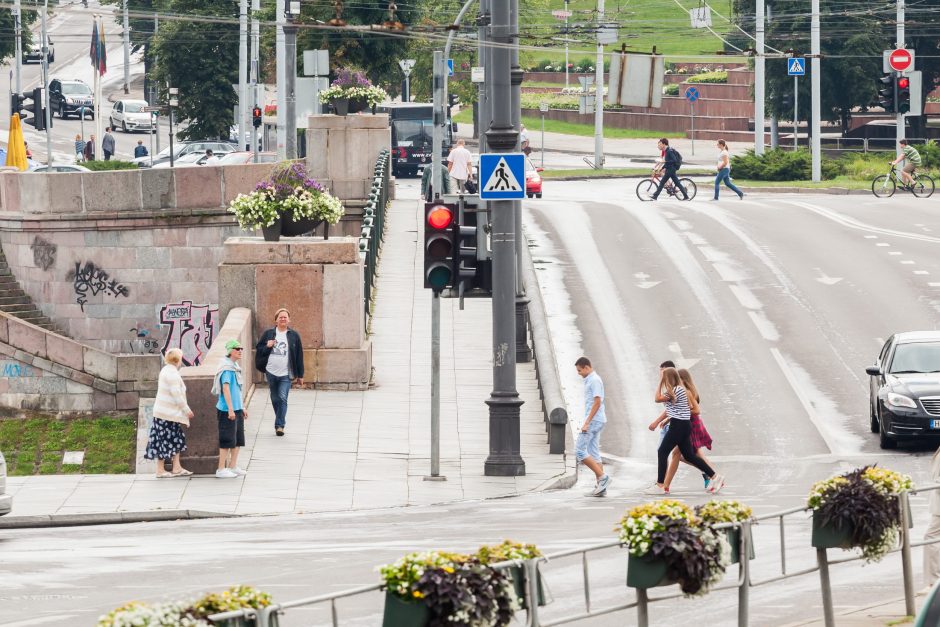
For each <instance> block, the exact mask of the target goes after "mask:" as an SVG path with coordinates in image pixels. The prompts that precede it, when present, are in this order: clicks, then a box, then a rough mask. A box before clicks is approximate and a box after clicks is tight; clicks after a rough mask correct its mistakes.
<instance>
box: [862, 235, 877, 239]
mask: <svg viewBox="0 0 940 627" xmlns="http://www.w3.org/2000/svg"><path fill="white" fill-rule="evenodd" d="M865 239H878V236H877V235H866V236H865Z"/></svg>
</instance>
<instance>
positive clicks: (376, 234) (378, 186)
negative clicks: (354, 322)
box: [359, 149, 391, 326]
mask: <svg viewBox="0 0 940 627" xmlns="http://www.w3.org/2000/svg"><path fill="white" fill-rule="evenodd" d="M390 170H391V160H390V157H389V152H388V150H387V149H383V150H382V152H380V153H379V156H378V158H377V159H376V160H375V171H374V173H373V178H372V189H371V190H370V191H369V200H368V202H366V206H365V208H364V209H363V210H362V232H361V233H360V236H359V258H360V259H362V265H363V270H364V272H363V297H364V298H363V300H364V302H365V311H364V312H363V315H364V316H365V319H366V325H367V326H368V323H369V315H370V310H371V307H372V289H373V288H374V287H375V281H376V279H377V273H376V269H377V266H378V263H379V249H380V247H381V244H382V240H383V239H384V237H385V210H386V208H387V207H388V200H389V186H390V185H391V176H390Z"/></svg>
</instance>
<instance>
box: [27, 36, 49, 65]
mask: <svg viewBox="0 0 940 627" xmlns="http://www.w3.org/2000/svg"><path fill="white" fill-rule="evenodd" d="M46 58H47V59H48V61H49V63H54V62H55V46H53V45H52V37H50V38H49V52H48V53H47V54H46ZM30 61H35V62H36V63H42V43H41V42H39V41H34V42H33V43H31V44H30V45H29V48H27V49H26V50H24V51H23V63H24V64H25V63H29V62H30Z"/></svg>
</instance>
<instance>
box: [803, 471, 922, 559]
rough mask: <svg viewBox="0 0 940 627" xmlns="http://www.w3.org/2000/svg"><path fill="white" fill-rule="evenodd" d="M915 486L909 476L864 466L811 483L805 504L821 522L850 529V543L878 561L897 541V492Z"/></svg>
mask: <svg viewBox="0 0 940 627" xmlns="http://www.w3.org/2000/svg"><path fill="white" fill-rule="evenodd" d="M913 488H914V482H913V481H912V480H911V478H910V476H909V475H902V474H901V473H898V472H894V471H893V470H888V469H887V468H878V467H877V466H863V467H862V468H857V469H855V470H852V471H850V472H847V473H845V474H842V475H838V476H835V477H830V478H829V479H825V480H823V481H817V482H816V483H815V484H813V487H812V489H811V490H810V493H809V497H808V499H807V503H806V504H807V506H808V507H809V508H810V509H812V510H813V513H814V516H818V517H819V519H820V522H821V524H822V525H826V526H830V527H833V528H835V529H839V530H846V531H850V532H851V534H850V535H851V546H852V547H857V548H861V549H862V556H863V557H864V558H865V560H866V561H867V562H877V561H879V560H880V559H881V558H882V557H884V556H885V555H886V554H887V553H888V552H889V551H890V550H891V549H892V548H893V547H895V546H896V545H897V542H898V531H899V526H900V524H901V510H900V503H899V501H898V498H897V497H898V495H899V494H901V493H902V492H907V491H909V490H912V489H913Z"/></svg>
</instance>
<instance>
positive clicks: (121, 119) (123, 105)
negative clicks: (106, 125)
mask: <svg viewBox="0 0 940 627" xmlns="http://www.w3.org/2000/svg"><path fill="white" fill-rule="evenodd" d="M148 106H150V105H148V104H147V101H146V100H118V101H117V102H115V103H114V106H113V107H112V108H111V115H110V116H109V117H108V121H109V122H110V123H111V124H110V126H111V128H113V129H118V128H120V129H121V130H122V131H124V132H125V133H129V132H131V131H146V132H148V133H156V132H157V125H156V124H154V123H153V114H152V113H150V112H149V111H144V107H148Z"/></svg>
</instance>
